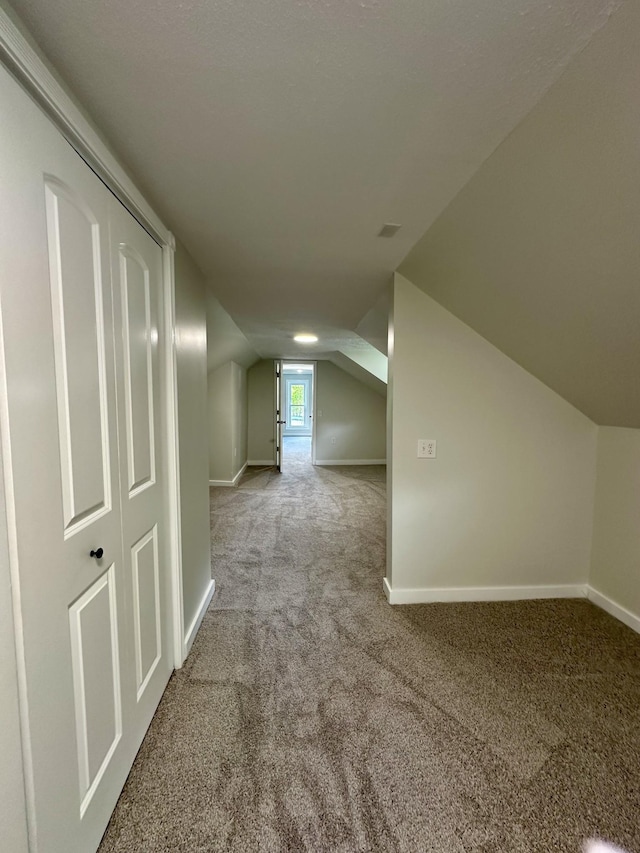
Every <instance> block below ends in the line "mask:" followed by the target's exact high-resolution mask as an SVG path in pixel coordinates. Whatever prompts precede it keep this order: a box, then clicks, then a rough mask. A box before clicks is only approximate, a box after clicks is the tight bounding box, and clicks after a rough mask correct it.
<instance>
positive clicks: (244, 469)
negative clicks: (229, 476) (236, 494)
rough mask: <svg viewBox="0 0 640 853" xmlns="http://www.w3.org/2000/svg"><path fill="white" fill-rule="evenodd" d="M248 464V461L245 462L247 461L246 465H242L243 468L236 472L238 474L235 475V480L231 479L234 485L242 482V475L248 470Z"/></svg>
mask: <svg viewBox="0 0 640 853" xmlns="http://www.w3.org/2000/svg"><path fill="white" fill-rule="evenodd" d="M248 464H249V463H248V462H245V463H244V465H243V466H242V468H241V469H240V470H239V471H238V473H237V474H236V476H235V477H234V478H233V480H232V481H231V483H232V485H234V486H237V485H238V483H239V482H240V477H242V475H243V474H244V472H245V471H246V470H247V465H248Z"/></svg>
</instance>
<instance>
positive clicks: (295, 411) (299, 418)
mask: <svg viewBox="0 0 640 853" xmlns="http://www.w3.org/2000/svg"><path fill="white" fill-rule="evenodd" d="M289 424H290V425H291V426H304V406H291V407H290V415H289Z"/></svg>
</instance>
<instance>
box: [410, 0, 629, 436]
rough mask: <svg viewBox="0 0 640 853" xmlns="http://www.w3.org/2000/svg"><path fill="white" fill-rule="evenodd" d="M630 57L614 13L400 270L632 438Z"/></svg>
mask: <svg viewBox="0 0 640 853" xmlns="http://www.w3.org/2000/svg"><path fill="white" fill-rule="evenodd" d="M638 56H640V3H637V2H627V3H622V4H620V7H619V9H618V10H617V12H616V13H615V14H614V15H612V16H611V17H610V18H609V20H608V23H607V25H606V26H605V27H602V29H601V30H600V31H599V32H597V33H596V34H595V35H594V36H593V38H592V39H591V40H590V41H589V43H588V44H587V45H585V46H584V49H583V50H581V51H580V52H579V53H578V54H577V55H576V56H575V58H574V59H573V61H572V62H571V63H570V65H569V66H568V67H567V69H566V71H565V72H564V73H563V74H562V75H561V76H560V78H559V79H558V80H557V82H556V83H555V84H554V85H553V86H552V87H551V88H550V89H549V91H548V92H547V93H546V95H545V96H544V97H542V98H541V99H540V101H539V102H538V103H537V104H536V106H535V107H534V108H533V109H532V110H531V112H530V113H529V114H528V115H527V116H526V117H525V118H524V119H523V121H522V122H521V123H520V124H519V125H518V126H517V127H516V128H515V129H514V130H513V132H512V133H511V134H510V135H509V136H507V137H506V139H505V140H504V142H502V144H501V145H499V146H498V147H497V149H496V150H495V151H494V153H493V155H492V156H491V157H489V158H488V159H487V160H486V161H485V162H484V164H483V165H482V166H481V167H480V168H479V169H478V170H477V172H476V173H475V174H474V176H473V177H472V178H471V180H470V181H469V182H468V183H467V184H466V186H464V187H463V188H462V189H461V191H460V192H459V193H458V195H457V196H456V197H455V198H454V199H453V201H451V203H450V204H449V205H448V206H447V207H446V209H445V210H444V212H443V213H442V214H441V216H440V217H439V218H438V219H437V220H436V221H435V223H434V224H433V225H432V226H431V227H430V228H429V230H428V231H427V232H426V234H425V235H424V237H422V238H421V239H420V240H419V241H418V242H417V243H416V244H415V246H414V247H413V249H412V250H411V252H409V254H408V255H407V257H406V258H405V259H404V261H403V262H402V264H401V265H400V268H399V272H401V273H402V274H403V275H405V276H406V277H407V278H408V279H409V280H410V281H412V282H413V283H414V284H416V285H417V286H418V287H420V288H421V289H423V290H424V291H425V292H427V293H428V294H429V295H430V296H432V297H433V298H434V299H435V300H436V301H437V302H439V303H440V304H441V305H443V306H444V307H445V308H447V309H448V310H449V311H451V312H452V313H453V314H455V315H456V316H457V317H459V318H460V319H461V320H463V321H464V322H465V323H468V325H470V326H471V327H472V328H473V329H475V330H476V331H477V332H479V333H480V334H481V335H483V336H484V337H485V338H486V339H487V340H489V341H491V342H492V343H493V344H495V345H496V346H497V347H498V348H499V349H500V350H501V351H502V352H504V353H506V354H507V355H509V356H510V357H511V358H513V359H514V360H515V361H517V362H518V364H520V365H522V366H523V367H524V368H525V369H527V370H529V371H530V372H531V373H532V374H534V375H535V376H537V377H538V378H539V379H541V380H542V381H543V382H544V383H545V384H547V385H548V386H549V387H550V388H553V389H554V390H556V391H557V392H558V393H559V394H560V395H561V396H562V397H564V399H566V400H568V401H569V402H571V403H572V404H573V405H575V406H576V407H577V408H579V409H580V410H581V411H582V412H584V413H585V414H587V415H588V416H589V417H590V418H592V419H593V420H594V421H595V422H596V423H598V424H603V425H607V426H619V427H623V426H624V427H633V428H636V429H637V428H638V427H640V382H638V378H637V370H636V369H634V368H635V366H637V365H638V364H640V335H639V334H638V316H640V288H639V287H638V261H639V258H638V234H639V233H640V169H638V134H637V132H636V130H637V128H638V127H640V98H638V91H637V90H638Z"/></svg>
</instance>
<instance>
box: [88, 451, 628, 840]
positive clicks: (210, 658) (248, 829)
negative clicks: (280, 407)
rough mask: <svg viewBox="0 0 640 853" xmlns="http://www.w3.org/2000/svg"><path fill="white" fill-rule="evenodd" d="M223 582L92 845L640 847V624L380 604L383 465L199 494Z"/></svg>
mask: <svg viewBox="0 0 640 853" xmlns="http://www.w3.org/2000/svg"><path fill="white" fill-rule="evenodd" d="M211 519H212V531H213V533H212V562H213V575H214V577H215V578H216V580H217V587H218V591H217V593H216V597H215V598H214V601H213V603H212V607H211V609H210V611H209V613H208V614H207V616H206V617H205V620H204V623H203V626H202V629H201V631H200V633H199V635H198V637H197V639H196V642H195V644H194V647H193V650H192V653H191V655H190V657H189V659H188V661H187V664H186V665H185V667H184V669H183V670H182V671H181V672H179V673H177V674H176V675H174V677H173V678H172V679H171V681H170V683H169V687H168V689H167V692H166V694H165V696H164V698H163V700H162V702H161V704H160V708H159V710H158V712H157V714H156V717H155V718H154V721H153V723H152V726H151V729H150V730H149V733H148V735H147V737H146V739H145V741H144V744H143V746H142V749H141V751H140V753H139V755H138V758H137V760H136V763H135V765H134V768H133V770H132V771H131V774H130V777H129V780H128V782H127V785H126V788H125V790H124V792H123V794H122V796H121V798H120V801H119V803H118V807H117V809H116V811H115V813H114V815H113V818H112V820H111V823H110V825H109V828H108V830H107V833H106V835H105V838H104V841H103V844H102V846H101V853H137V851H145V853H169V851H171V853H175V851H184V852H185V853H187V851H188V853H205V851H207V853H209V851H223V850H225V851H226V850H228V851H238V853H251V852H252V851H274V853H275V851H331V853H355V851H362V852H363V853H364V851H389V853H391V851H394V852H395V853H402V852H403V851H407V853H409V851H434V853H435V851H438V853H450V851H451V853H454V851H455V853H459V852H460V853H461V851H467V853H471V851H478V853H479V852H480V851H486V853H490V852H491V853H496V851H504V852H505V853H538V851H539V853H543V851H544V853H549V852H550V851H572V853H577V851H580V850H581V849H582V844H583V841H584V839H585V838H587V837H590V836H601V837H605V838H608V839H609V840H610V841H614V842H616V843H618V844H620V845H622V846H623V847H625V848H626V849H627V850H629V851H631V853H640V638H639V637H637V636H636V635H635V634H633V633H632V632H631V631H630V630H628V629H627V628H625V627H624V626H622V625H621V624H619V623H618V622H616V621H615V620H613V619H612V618H610V617H609V616H607V615H606V614H604V613H603V612H601V611H599V610H597V609H596V608H595V607H593V606H592V605H591V604H589V603H587V602H586V601H545V602H522V603H520V602H507V603H500V604H453V605H420V606H414V607H394V608H392V607H389V606H388V605H387V603H386V601H385V599H384V597H383V595H382V591H381V590H382V576H383V574H384V561H385V557H384V551H385V535H384V530H385V489H384V469H382V468H373V467H372V468H365V467H363V468H355V467H354V468H318V469H313V468H312V467H311V466H310V465H309V464H308V463H307V462H305V461H304V460H302V459H299V458H297V457H296V455H295V454H293V453H291V452H290V453H289V456H288V463H287V468H286V470H285V473H283V474H282V475H277V474H274V473H273V472H269V471H262V472H256V471H251V472H250V473H248V474H247V475H246V476H245V478H244V479H243V481H242V483H241V485H240V487H239V488H237V489H212V490H211Z"/></svg>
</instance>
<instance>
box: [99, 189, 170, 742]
mask: <svg viewBox="0 0 640 853" xmlns="http://www.w3.org/2000/svg"><path fill="white" fill-rule="evenodd" d="M109 221H110V234H111V268H112V282H113V295H114V307H115V312H114V323H115V338H116V342H117V343H116V374H117V387H118V393H119V394H120V395H121V397H122V400H123V404H122V405H120V406H119V413H120V422H119V432H120V435H121V436H124V437H125V442H124V443H126V447H127V452H126V454H124V453H122V454H121V458H120V471H121V476H120V482H121V492H120V500H121V505H122V530H123V540H124V554H125V566H124V571H125V576H126V579H127V580H126V582H127V586H128V589H129V590H130V601H131V619H130V620H129V619H128V620H127V636H126V649H127V655H128V657H129V658H130V660H131V661H132V662H133V666H132V667H131V668H130V669H128V671H127V679H128V680H127V683H126V687H123V696H124V703H125V729H126V731H127V736H128V737H130V738H131V744H132V746H131V748H132V749H137V748H138V746H139V744H140V742H141V740H142V738H143V737H144V733H145V732H146V730H147V728H148V726H149V723H150V721H151V718H152V716H153V713H154V712H155V709H156V707H157V705H158V702H159V701H160V698H161V696H162V693H163V692H164V688H165V687H166V684H167V681H168V680H169V676H170V675H171V672H172V671H173V663H172V658H171V654H170V648H171V644H170V642H169V640H170V636H169V586H170V584H169V564H168V559H167V554H168V551H169V549H168V546H167V539H166V531H167V499H166V484H165V482H164V479H163V476H162V472H163V468H164V466H163V459H162V457H161V453H160V451H161V448H162V442H161V441H160V432H161V429H162V403H163V398H162V396H161V381H160V380H161V361H162V354H163V353H162V350H161V341H162V340H163V327H162V310H161V309H162V250H161V249H160V247H159V246H158V245H157V244H156V243H155V242H154V241H153V239H152V238H151V237H150V236H149V235H148V234H147V233H146V231H145V230H144V229H143V228H142V226H141V225H140V224H139V223H138V222H136V220H135V219H134V218H133V216H132V215H131V214H130V213H129V212H128V211H127V210H125V208H124V207H122V205H120V204H119V203H118V202H117V201H116V200H115V199H114V200H112V202H111V206H110V220H109Z"/></svg>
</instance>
